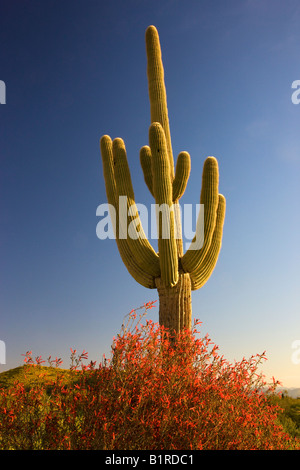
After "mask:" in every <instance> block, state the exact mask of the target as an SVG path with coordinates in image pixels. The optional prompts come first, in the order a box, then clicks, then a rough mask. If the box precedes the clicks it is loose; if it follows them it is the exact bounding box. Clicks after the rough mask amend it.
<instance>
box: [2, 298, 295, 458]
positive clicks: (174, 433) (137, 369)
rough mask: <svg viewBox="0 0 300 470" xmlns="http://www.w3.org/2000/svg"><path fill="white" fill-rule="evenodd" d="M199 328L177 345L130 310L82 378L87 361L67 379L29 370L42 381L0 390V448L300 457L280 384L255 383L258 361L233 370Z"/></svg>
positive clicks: (259, 379) (182, 335)
mask: <svg viewBox="0 0 300 470" xmlns="http://www.w3.org/2000/svg"><path fill="white" fill-rule="evenodd" d="M151 306H152V303H150V304H146V305H145V312H146V310H147V309H148V308H151ZM143 313H144V312H143ZM199 325H200V323H199V322H198V321H195V324H194V327H193V329H192V331H187V330H184V331H182V332H181V333H180V334H177V336H176V339H175V341H174V339H173V336H172V337H171V336H170V332H168V331H167V330H165V329H164V328H163V327H161V326H160V325H159V324H156V323H153V322H152V321H151V320H145V316H144V315H143V314H142V315H140V316H137V314H136V312H135V311H132V312H131V313H130V315H129V318H128V323H127V324H126V325H123V326H122V329H121V332H120V334H119V335H117V337H116V338H114V340H113V345H112V355H111V357H110V358H109V359H105V358H103V360H102V362H101V363H100V364H99V366H98V367H97V368H96V367H95V363H91V364H90V366H85V367H83V368H82V370H78V369H79V366H80V362H81V359H87V353H85V352H84V353H83V355H81V356H79V359H78V360H77V362H76V361H75V367H74V354H75V352H76V351H75V352H74V351H72V354H73V368H72V371H71V372H72V380H71V379H70V376H69V377H68V380H66V379H65V378H64V377H65V376H64V374H56V375H55V378H53V376H50V377H49V376H48V374H47V371H46V369H49V368H45V367H41V365H38V366H34V365H33V364H32V365H29V366H27V367H36V371H37V375H39V379H40V380H39V381H38V382H36V381H34V382H33V384H32V386H30V387H28V386H27V387H24V384H22V383H21V382H16V383H15V384H14V386H13V387H10V388H2V390H0V449H73V450H76V449H99V450H100V449H106V450H111V449H112V450H117V449H118V450H172V449H176V450H192V449H195V450H201V449H293V448H300V446H299V442H300V441H299V440H297V439H294V438H292V437H291V436H289V435H288V434H287V433H286V432H284V430H283V427H282V426H281V424H280V423H279V422H278V419H277V417H278V413H279V411H280V409H279V407H278V405H277V404H274V403H271V401H270V399H269V395H270V394H274V390H275V388H276V381H275V380H274V383H273V384H272V385H271V386H269V387H268V390H266V385H267V384H266V383H265V382H264V378H263V376H262V375H261V374H258V366H259V364H260V363H261V361H263V360H265V359H266V357H265V355H264V353H263V354H260V355H257V356H253V357H251V358H250V359H249V360H246V359H243V360H242V361H240V362H235V363H234V364H231V363H229V362H228V361H226V360H225V359H224V358H223V357H221V356H220V355H219V354H218V347H217V346H216V345H215V344H213V343H212V341H211V339H210V338H209V337H208V336H207V335H206V336H205V337H203V338H201V335H200V332H199V331H198V328H199ZM27 359H28V358H27ZM27 362H28V361H27ZM29 362H30V361H29ZM39 363H41V361H39ZM69 372H70V371H69ZM49 390H50V392H49Z"/></svg>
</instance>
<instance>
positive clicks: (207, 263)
mask: <svg viewBox="0 0 300 470" xmlns="http://www.w3.org/2000/svg"><path fill="white" fill-rule="evenodd" d="M225 211H226V200H225V197H224V196H223V195H222V194H219V203H218V209H217V220H216V226H215V229H214V233H213V237H212V240H211V244H210V247H209V250H208V252H207V253H206V256H205V257H204V259H203V262H202V264H201V266H200V267H199V268H198V269H196V270H195V271H193V272H191V273H190V277H191V284H192V290H197V289H200V287H202V286H203V285H204V284H205V283H206V281H207V280H208V279H209V277H210V275H211V273H212V272H213V270H214V267H215V265H216V263H217V260H218V256H219V253H220V250H221V245H222V235H223V226H224V220H225Z"/></svg>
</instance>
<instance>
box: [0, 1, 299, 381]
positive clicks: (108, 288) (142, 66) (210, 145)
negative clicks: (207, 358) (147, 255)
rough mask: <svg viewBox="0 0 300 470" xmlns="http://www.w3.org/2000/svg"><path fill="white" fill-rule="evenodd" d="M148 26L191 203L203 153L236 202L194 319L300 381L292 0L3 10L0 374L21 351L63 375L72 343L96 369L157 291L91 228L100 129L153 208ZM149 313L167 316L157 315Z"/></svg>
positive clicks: (98, 182) (99, 194) (233, 349)
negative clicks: (124, 157)
mask: <svg viewBox="0 0 300 470" xmlns="http://www.w3.org/2000/svg"><path fill="white" fill-rule="evenodd" d="M150 24H154V25H155V26H156V27H157V28H158V31H159V35H160V40H161V46H162V53H163V62H164V68H165V80H166V87H167V96H168V108H169V118H170V128H171V136H172V144H173V150H174V155H175V157H176V156H177V155H178V153H179V152H180V151H181V150H186V151H188V152H189V153H190V155H191V160H192V171H191V176H190V179H189V183H188V187H187V190H186V193H185V195H184V197H183V199H182V200H181V202H182V203H194V204H196V203H199V195H200V186H201V174H202V166H203V162H204V160H205V158H206V157H207V156H208V155H214V156H215V157H216V158H217V159H218V162H219V168H220V192H221V193H223V194H224V195H225V197H226V200H227V212H226V220H225V226H224V236H223V244H222V250H221V253H220V256H219V260H218V263H217V266H216V268H215V270H214V272H213V274H212V276H211V277H210V279H209V281H208V282H207V284H206V285H205V286H204V287H203V288H202V289H200V290H198V291H195V292H193V294H192V302H193V317H194V318H200V320H201V321H202V322H203V324H202V329H201V333H202V332H203V335H204V334H206V333H208V334H209V336H210V337H211V339H212V340H213V341H214V342H215V343H217V344H218V345H219V347H220V352H221V354H224V356H225V358H227V359H228V360H229V361H233V360H235V359H236V360H241V359H242V358H243V356H245V357H246V358H248V357H250V356H251V355H252V354H256V353H262V352H263V351H264V350H266V355H267V357H268V361H267V362H266V363H264V366H263V369H262V370H263V372H264V373H265V374H266V375H267V378H268V379H269V378H270V377H271V376H272V375H274V376H275V378H276V379H278V380H281V381H282V382H283V385H284V386H285V387H300V364H295V363H293V361H292V359H291V357H292V354H293V352H295V350H293V349H292V344H293V342H294V341H295V340H300V302H299V300H300V295H299V285H300V275H299V272H300V271H299V266H300V263H299V261H300V259H299V251H300V250H299V233H300V216H299V202H300V190H299V186H300V185H299V177H300V135H299V127H300V104H299V105H295V104H293V103H292V100H291V95H292V93H293V90H292V88H291V85H292V82H293V81H294V80H300V68H299V44H300V29H299V24H300V5H299V1H298V0H286V1H285V2H282V1H280V0H268V1H266V0H226V1H223V0H222V1H221V0H219V1H214V2H211V1H210V0H186V1H184V2H183V1H179V0H159V1H157V0H151V1H148V0H126V1H124V0H122V1H120V0H110V1H109V2H107V1H101V0H97V1H96V0H88V1H86V0H84V1H83V0H74V1H66V0H47V1H44V2H41V1H36V0H30V1H27V2H24V0H14V1H13V2H11V1H9V0H1V5H0V80H3V81H4V82H5V84H6V104H5V105H1V106H0V156H1V235H0V236H1V305H0V308H1V312H0V315H1V318H0V340H2V341H5V344H6V365H0V371H3V370H6V369H9V368H12V367H16V366H18V365H21V364H22V360H23V358H22V356H21V354H23V353H25V352H26V351H27V350H32V351H33V355H34V356H39V355H41V356H42V357H43V358H44V359H46V358H47V357H48V356H49V355H51V356H54V357H55V356H60V357H62V358H63V360H64V364H63V366H64V367H66V368H67V367H69V351H70V350H69V348H70V347H72V348H76V349H77V350H78V351H80V352H81V351H82V350H83V349H85V350H87V351H88V352H89V359H92V360H96V361H100V360H101V357H102V354H103V353H106V354H108V353H109V351H110V345H111V342H112V338H113V336H114V335H115V334H117V333H118V332H119V331H120V328H121V324H122V321H123V318H124V316H125V315H126V314H127V313H128V312H129V311H130V310H131V309H133V308H135V307H139V306H140V305H143V303H144V302H148V301H152V300H156V299H157V298H158V297H157V292H156V290H148V289H145V288H144V287H142V286H140V285H139V284H137V283H136V282H135V281H134V280H133V279H132V278H131V276H130V274H129V273H128V272H127V270H126V268H125V266H124V265H123V263H122V261H121V258H120V256H119V253H118V250H117V246H116V243H115V241H114V240H99V239H98V238H97V236H96V226H97V223H98V222H99V220H100V219H99V217H97V216H96V209H97V207H98V205H99V204H102V203H105V202H106V193H105V186H104V179H103V172H102V162H101V156H100V151H99V139H100V137H101V136H102V135H103V134H109V135H111V137H113V138H114V137H122V138H123V139H124V141H125V143H126V147H127V151H128V160H129V165H130V169H131V175H132V180H133V185H134V190H135V195H136V202H139V203H143V204H146V205H147V206H148V207H149V208H150V204H151V203H152V202H153V200H152V199H151V196H150V194H149V191H148V189H147V187H146V185H145V183H144V179H143V174H142V170H141V168H140V164H139V149H140V147H141V146H143V145H146V144H147V143H148V128H149V124H150V111H149V100H148V85H147V76H146V53H145V41H144V35H145V30H146V28H147V26H148V25H150ZM154 245H155V242H154ZM148 315H149V318H151V319H153V320H154V321H158V308H156V309H152V310H151V311H149V314H148ZM298 357H300V354H299V355H298Z"/></svg>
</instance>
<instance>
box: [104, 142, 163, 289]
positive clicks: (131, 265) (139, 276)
mask: <svg viewBox="0 0 300 470" xmlns="http://www.w3.org/2000/svg"><path fill="white" fill-rule="evenodd" d="M100 147H101V155H102V163H103V173H104V180H105V188H106V195H107V201H108V203H109V204H111V205H112V206H113V207H114V208H115V212H116V224H115V225H114V224H113V225H114V230H115V237H116V242H117V246H118V250H119V253H120V256H121V258H122V261H123V263H124V264H125V266H126V268H127V270H128V272H129V273H130V274H131V276H132V277H133V278H134V279H135V280H136V281H137V282H138V283H139V284H141V285H142V286H144V287H147V288H149V289H154V288H155V280H154V277H153V276H152V275H150V274H149V273H148V272H146V271H144V270H143V269H141V267H140V266H139V264H138V263H137V262H136V260H135V258H134V256H133V253H132V251H131V250H130V247H129V245H128V242H127V240H126V239H122V238H121V239H120V238H119V234H118V228H119V204H118V197H117V190H116V181H115V175H114V164H113V144H112V140H111V139H110V137H109V136H107V135H104V136H103V137H102V138H101V140H100Z"/></svg>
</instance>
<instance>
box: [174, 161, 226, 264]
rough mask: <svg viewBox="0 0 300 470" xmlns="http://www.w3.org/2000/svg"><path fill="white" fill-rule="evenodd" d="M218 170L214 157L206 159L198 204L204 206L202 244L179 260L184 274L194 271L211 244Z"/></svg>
mask: <svg viewBox="0 0 300 470" xmlns="http://www.w3.org/2000/svg"><path fill="white" fill-rule="evenodd" d="M218 186H219V169H218V162H217V160H216V159H215V158H214V157H208V158H207V159H206V160H205V162H204V166H203V173H202V188H201V196H200V204H203V205H204V242H203V245H202V248H201V249H193V248H192V245H193V243H195V241H196V240H195V238H194V239H193V242H192V245H191V247H190V248H189V249H188V250H187V251H186V253H185V254H184V255H183V257H182V258H181V264H182V267H183V270H184V271H185V272H188V273H191V272H193V271H196V270H197V269H198V268H199V267H200V266H201V264H202V262H203V260H204V258H205V256H206V254H207V252H208V250H209V247H210V244H211V240H212V236H213V233H214V229H215V224H216V217H217V208H218V202H219V193H218Z"/></svg>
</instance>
